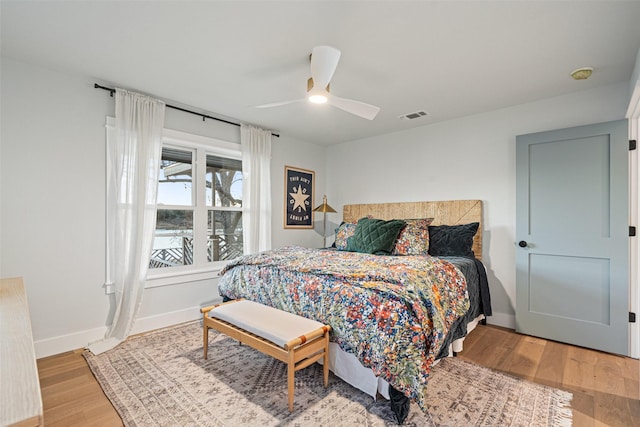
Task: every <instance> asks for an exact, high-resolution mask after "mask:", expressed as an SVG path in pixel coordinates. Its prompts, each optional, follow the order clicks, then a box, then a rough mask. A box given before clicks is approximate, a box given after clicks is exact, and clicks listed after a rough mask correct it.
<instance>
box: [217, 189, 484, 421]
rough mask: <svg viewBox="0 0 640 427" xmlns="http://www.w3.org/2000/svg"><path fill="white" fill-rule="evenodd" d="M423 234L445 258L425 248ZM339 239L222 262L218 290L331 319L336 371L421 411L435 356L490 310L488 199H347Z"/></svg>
mask: <svg viewBox="0 0 640 427" xmlns="http://www.w3.org/2000/svg"><path fill="white" fill-rule="evenodd" d="M347 229H349V230H350V231H348V232H347V233H346V234H347V235H348V238H344V237H345V232H346V230H347ZM396 230H399V231H396ZM394 232H395V233H396V234H395V236H394ZM381 236H382V237H381ZM390 236H394V237H393V245H392V246H389V243H388V242H389V241H390V240H389V239H390V238H391V237H390ZM425 240H426V241H427V242H429V245H431V246H427V247H428V248H429V250H433V251H434V252H436V255H438V256H431V255H428V254H427V253H425V252H424V251H425V250H426V249H425V245H424V243H425ZM463 240H464V241H463ZM380 241H382V243H380ZM335 245H336V246H337V247H335V248H329V249H324V248H322V249H311V248H302V247H285V248H279V249H275V250H272V251H266V252H262V253H258V254H251V255H246V256H243V257H240V258H238V259H236V260H234V261H233V262H231V263H230V264H228V265H227V266H226V267H225V268H224V269H223V270H222V272H221V278H220V281H219V284H218V288H219V291H220V294H221V296H222V297H223V298H224V299H225V300H228V299H237V298H246V299H249V300H253V301H257V302H260V303H262V304H265V305H269V306H272V307H275V308H278V309H280V310H284V311H288V312H291V313H294V314H298V315H302V316H305V317H309V318H312V319H314V320H317V321H319V322H322V323H325V324H329V325H330V326H331V327H332V335H331V348H330V352H331V357H330V369H331V370H332V371H333V372H334V373H335V374H336V375H337V376H338V377H340V378H342V379H343V380H345V381H346V382H348V383H350V384H351V385H353V386H355V387H357V388H359V389H360V390H362V391H364V392H366V393H368V394H369V395H371V396H372V397H374V398H376V396H377V395H378V394H380V395H382V396H383V397H385V398H387V399H390V400H391V402H392V408H393V409H394V412H395V413H396V416H397V417H398V420H399V421H400V422H401V421H402V419H403V415H402V414H400V413H399V412H398V411H402V409H399V407H398V405H397V404H394V401H400V406H404V408H405V409H404V410H406V409H407V408H408V399H414V400H415V401H416V403H417V404H418V405H419V406H420V407H421V408H422V409H423V410H424V409H425V407H426V406H425V402H426V398H427V396H426V388H427V383H428V378H429V373H430V370H431V367H432V366H433V364H434V363H435V362H436V361H437V359H439V358H441V357H445V356H448V355H451V354H452V353H453V352H457V351H461V350H462V345H463V340H464V337H465V336H466V335H467V334H468V333H469V332H470V331H471V330H473V328H474V327H475V326H476V325H477V323H478V322H479V321H481V320H482V319H483V318H484V316H485V315H490V314H491V308H490V300H489V294H488V285H487V283H486V274H485V272H484V267H483V266H482V262H481V261H480V260H481V258H482V202H481V201H480V200H456V201H437V202H408V203H384V204H358V205H345V206H344V209H343V222H342V224H341V225H340V227H339V228H338V229H337V233H336V244H335ZM385 245H386V246H385ZM363 248H364V249H363ZM416 248H417V249H416ZM363 252H364V253H363ZM367 252H368V253H367ZM372 252H375V253H372ZM391 254H393V255H391ZM394 255H395V256H394ZM474 255H475V256H474ZM402 399H404V401H403V400H402ZM404 417H406V414H404Z"/></svg>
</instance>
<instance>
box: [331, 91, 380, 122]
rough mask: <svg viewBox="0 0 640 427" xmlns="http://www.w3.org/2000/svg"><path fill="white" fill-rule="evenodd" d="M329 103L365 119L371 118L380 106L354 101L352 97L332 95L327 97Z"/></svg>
mask: <svg viewBox="0 0 640 427" xmlns="http://www.w3.org/2000/svg"><path fill="white" fill-rule="evenodd" d="M329 104H331V105H333V106H334V107H336V108H339V109H341V110H344V111H346V112H347V113H351V114H355V115H356V116H360V117H362V118H363V119H367V120H373V119H374V118H375V117H376V115H377V114H378V112H379V111H380V107H376V106H375V105H370V104H366V103H364V102H360V101H354V100H353V99H346V98H339V97H337V96H333V95H332V96H331V97H330V98H329Z"/></svg>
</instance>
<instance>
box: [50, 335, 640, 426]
mask: <svg viewBox="0 0 640 427" xmlns="http://www.w3.org/2000/svg"><path fill="white" fill-rule="evenodd" d="M459 357H460V358H462V359H464V360H468V361H470V362H474V363H478V364H480V365H483V366H486V367H488V368H492V369H495V370H498V371H501V372H505V373H508V374H511V375H514V376H517V377H520V378H524V379H526V380H529V381H533V382H536V383H539V384H544V385H548V386H552V387H556V388H559V389H562V390H567V391H570V392H572V393H573V401H572V408H573V422H574V426H578V427H582V426H594V427H595V426H614V427H618V426H620V427H629V426H640V372H639V365H640V362H639V361H638V360H635V359H631V358H627V357H620V356H615V355H611V354H607V353H602V352H598V351H595V350H589V349H584V348H580V347H574V346H571V345H567V344H561V343H557V342H553V341H547V340H543V339H540V338H534V337H530V336H526V335H519V334H516V333H515V332H514V331H512V330H509V329H504V328H499V327H495V326H482V325H480V326H478V328H477V329H476V330H475V331H474V332H473V333H472V334H470V335H469V337H467V339H466V341H465V348H464V351H463V352H461V353H460V354H459ZM38 372H39V376H40V385H41V389H42V399H43V404H44V422H45V425H46V426H47V427H56V426H65V427H72V426H101V427H102V426H121V425H122V422H121V420H120V417H119V416H118V414H117V412H116V411H115V409H113V407H112V406H111V403H110V402H109V400H108V399H107V398H106V397H105V395H104V393H103V392H102V389H101V388H100V386H99V385H98V383H97V381H96V380H95V378H94V377H93V374H92V373H91V370H90V369H89V367H88V366H87V364H86V362H85V360H84V358H83V357H82V351H81V350H77V351H73V352H67V353H63V354H59V355H56V356H51V357H47V358H43V359H39V360H38Z"/></svg>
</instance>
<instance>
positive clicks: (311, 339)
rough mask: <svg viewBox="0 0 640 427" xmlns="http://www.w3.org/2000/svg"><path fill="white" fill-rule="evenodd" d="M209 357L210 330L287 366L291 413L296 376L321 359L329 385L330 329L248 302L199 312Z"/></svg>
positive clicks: (202, 309)
mask: <svg viewBox="0 0 640 427" xmlns="http://www.w3.org/2000/svg"><path fill="white" fill-rule="evenodd" d="M200 312H202V313H203V324H202V329H203V347H204V358H205V359H206V358H207V350H208V347H209V328H212V329H215V330H217V331H219V332H221V333H223V334H225V335H227V336H229V337H231V338H234V339H236V340H238V341H240V343H245V344H247V345H249V346H251V347H253V348H254V349H256V350H258V351H260V352H262V353H264V354H267V355H269V356H272V357H274V358H276V359H278V360H280V361H281V362H284V363H286V364H287V384H288V394H289V396H288V397H289V411H290V412H293V393H294V391H293V389H294V375H295V372H296V371H299V370H300V369H304V368H306V367H307V366H309V365H311V364H312V363H314V362H317V361H318V360H320V359H321V358H322V359H323V374H324V386H325V387H327V385H328V383H329V331H330V330H331V327H330V326H327V325H323V324H322V323H320V322H316V321H315V320H311V319H307V318H305V317H301V316H297V315H295V314H291V313H287V312H285V311H281V310H278V309H275V308H273V307H268V306H266V305H263V304H259V303H256V302H253V301H248V300H244V299H242V300H233V301H229V302H226V303H223V304H218V305H212V306H209V307H204V308H201V309H200Z"/></svg>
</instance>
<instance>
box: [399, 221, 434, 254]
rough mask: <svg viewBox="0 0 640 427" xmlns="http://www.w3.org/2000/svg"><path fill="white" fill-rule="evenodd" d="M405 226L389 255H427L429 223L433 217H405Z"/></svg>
mask: <svg viewBox="0 0 640 427" xmlns="http://www.w3.org/2000/svg"><path fill="white" fill-rule="evenodd" d="M405 221H406V223H407V226H406V227H405V228H403V229H402V231H401V232H400V235H398V240H396V245H395V246H394V247H393V251H391V255H428V254H429V224H431V222H433V218H422V219H406V220H405Z"/></svg>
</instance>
